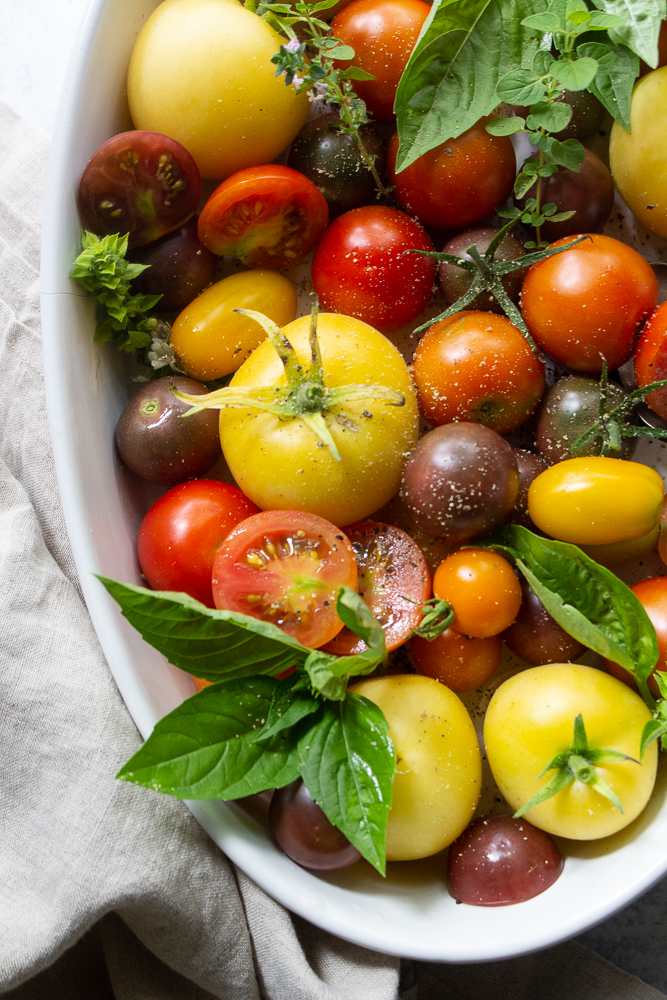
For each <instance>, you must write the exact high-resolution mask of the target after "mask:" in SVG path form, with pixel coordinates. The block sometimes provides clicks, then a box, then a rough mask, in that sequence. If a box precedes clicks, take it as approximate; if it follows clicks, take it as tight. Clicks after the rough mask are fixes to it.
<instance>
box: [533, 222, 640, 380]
mask: <svg viewBox="0 0 667 1000" xmlns="http://www.w3.org/2000/svg"><path fill="white" fill-rule="evenodd" d="M573 239H576V237H575V236H567V237H565V238H564V239H562V240H558V241H557V242H556V243H553V244H552V246H556V247H557V246H562V245H563V244H565V243H569V242H570V241H571V240H573ZM657 300H658V281H657V278H656V276H655V274H654V273H653V270H652V269H651V267H650V265H649V264H648V263H647V262H646V261H645V260H644V258H643V257H642V256H641V254H638V253H637V251H636V250H633V249H632V248H631V247H629V246H626V245H625V243H621V242H620V241H619V240H614V239H612V238H611V237H610V236H600V235H597V234H594V235H588V238H587V239H586V240H584V242H583V243H580V244H579V245H578V246H576V247H573V248H572V249H571V250H565V251H564V252H563V253H559V254H556V255H555V256H553V257H548V258H547V259H546V260H543V261H540V263H539V264H533V266H532V267H531V269H530V270H529V272H528V274H527V275H526V280H525V281H524V283H523V289H522V292H521V309H522V312H523V315H524V319H525V320H526V325H527V327H528V329H529V330H530V332H531V334H532V335H533V337H534V338H535V340H536V342H537V343H538V344H539V345H540V347H543V348H544V350H545V351H547V352H548V353H549V354H550V355H551V356H552V357H553V358H555V359H556V361H560V362H561V364H564V365H567V366H568V367H570V368H574V369H575V371H579V372H600V371H602V355H604V357H605V358H606V361H607V365H608V366H609V368H610V369H613V368H618V367H619V365H622V364H624V363H625V362H626V361H627V360H628V358H630V356H631V355H632V348H633V344H634V337H635V332H636V329H637V324H638V323H640V322H641V320H643V319H644V318H645V317H646V316H648V314H649V313H650V312H651V310H652V309H654V308H655V304H656V302H657Z"/></svg>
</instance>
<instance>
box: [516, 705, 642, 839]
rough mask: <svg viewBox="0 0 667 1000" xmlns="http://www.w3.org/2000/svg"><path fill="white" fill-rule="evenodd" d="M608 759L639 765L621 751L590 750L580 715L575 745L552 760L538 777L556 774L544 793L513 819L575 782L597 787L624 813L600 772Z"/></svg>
mask: <svg viewBox="0 0 667 1000" xmlns="http://www.w3.org/2000/svg"><path fill="white" fill-rule="evenodd" d="M608 760H616V761H622V760H630V761H632V762H633V763H634V764H638V763H639V761H638V760H636V759H635V758H634V757H629V756H628V754H626V753H622V752H621V751H620V750H612V749H610V748H608V747H589V745H588V737H587V736H586V729H585V727H584V719H583V716H582V715H581V713H580V714H579V715H578V716H577V717H576V719H575V720H574V739H573V741H572V746H571V747H570V748H569V749H568V750H563V751H562V752H561V753H557V754H556V756H555V757H552V758H551V760H550V761H549V763H548V764H547V765H546V767H545V768H544V770H543V771H541V772H540V774H538V778H542V777H543V776H544V775H545V774H546V773H547V772H548V771H555V772H556V774H555V775H554V776H553V778H552V779H551V781H550V782H549V784H548V785H545V787H544V788H543V789H542V791H540V792H538V793H537V795H534V796H533V797H532V799H530V801H529V802H526V804H525V806H521V808H520V809H517V811H516V812H515V813H514V818H515V819H519V818H520V817H521V816H523V815H524V813H527V812H528V810H529V809H533V808H534V807H535V806H538V805H540V804H541V803H542V802H546V801H547V799H550V798H552V797H553V796H554V795H558V793H559V792H562V791H563V789H565V788H568V787H569V786H570V785H571V784H572V783H573V782H574V781H581V782H583V783H584V784H586V785H589V786H590V787H591V788H594V789H595V791H596V792H599V794H600V795H604V797H605V798H606V799H609V801H610V802H611V803H612V805H613V806H615V807H616V808H617V809H618V811H619V812H620V813H622V812H623V806H622V804H621V800H620V799H619V797H618V795H617V794H616V792H615V791H614V790H613V788H611V786H610V785H608V784H607V782H606V781H605V780H604V778H602V777H601V776H600V774H598V771H597V765H598V764H603V763H604V762H605V761H608Z"/></svg>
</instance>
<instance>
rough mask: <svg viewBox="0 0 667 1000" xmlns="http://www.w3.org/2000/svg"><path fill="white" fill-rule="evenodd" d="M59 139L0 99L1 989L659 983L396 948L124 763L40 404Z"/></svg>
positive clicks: (298, 996)
mask: <svg viewBox="0 0 667 1000" xmlns="http://www.w3.org/2000/svg"><path fill="white" fill-rule="evenodd" d="M46 160H47V142H46V139H45V138H44V137H43V136H41V135H40V134H38V133H36V132H34V131H32V130H31V129H30V128H29V127H28V126H27V125H26V124H25V123H24V122H23V121H21V119H20V118H18V117H17V116H16V115H15V114H14V112H12V111H11V110H10V109H9V108H8V107H7V106H6V105H2V104H1V103H0V363H1V367H0V372H1V373H2V383H1V384H2V392H1V393H0V409H1V413H0V449H1V450H0V608H1V611H0V615H1V619H0V620H1V628H0V993H5V994H6V995H8V996H9V997H12V998H15V1000H47V998H48V1000H113V998H116V1000H213V998H221V1000H259V998H260V997H265V998H268V1000H394V998H397V997H398V996H399V995H400V996H401V997H402V998H404V1000H476V998H477V997H480V998H482V997H483V998H485V1000H486V998H487V997H488V996H490V995H493V996H494V997H495V998H497V1000H503V998H508V1000H509V998H512V1000H523V998H525V1000H528V998H530V1000H536V998H544V1000H570V998H572V1000H574V998H576V1000H658V998H660V997H663V994H662V993H659V992H658V991H656V990H654V989H652V988H651V987H648V986H646V985H644V984H643V983H641V982H640V981H639V980H637V979H635V978H634V977H632V976H630V975H629V974H627V973H624V972H621V971H620V970H618V969H615V968H614V966H612V965H610V964H609V963H608V962H606V961H605V960H604V959H602V958H600V957H598V956H597V955H594V954H593V953H592V952H589V951H588V950H587V949H585V948H583V947H582V946H581V945H578V944H567V945H562V946H560V947H558V948H555V949H551V950H550V951H549V952H546V953H543V954H541V955H536V956H530V957H527V958H523V959H518V960H513V961H509V962H502V963H493V964H491V965H480V966H438V965H423V964H417V963H415V964H414V965H412V964H411V963H404V968H403V977H402V980H401V981H400V982H399V962H398V961H397V960H396V959H394V958H391V957H387V956H384V955H380V954H376V953H373V952H370V951H367V950H365V949H363V948H359V947H357V946H355V945H351V944H348V943H346V942H343V941H341V940H338V939H337V938H335V937H332V936H331V935H330V934H327V933H325V932H323V931H320V930H317V929H316V928H314V927H311V926H310V925H308V924H307V923H305V922H304V921H302V920H299V919H298V918H295V917H293V916H292V915H291V914H289V913H288V912H287V911H286V910H284V909H283V908H282V907H281V906H279V905H278V904H277V903H275V902H274V901H273V900H272V899H270V898H269V897H268V896H266V895H265V893H264V892H262V890H260V889H259V888H257V886H255V885H254V884H253V883H252V882H251V881H250V880H249V879H248V878H246V877H245V876H244V875H243V873H242V872H240V871H239V870H238V869H235V868H234V866H233V865H231V864H230V863H229V862H228V861H227V860H226V859H225V858H224V856H223V855H222V854H221V853H220V851H219V850H218V849H217V848H216V847H215V846H214V844H213V843H212V842H211V841H210V840H209V839H208V837H207V836H206V834H204V832H203V831H202V830H201V829H200V828H199V826H198V825H197V823H196V822H195V820H194V819H193V818H192V817H191V816H190V814H189V813H188V812H187V810H186V809H185V807H184V806H182V805H181V803H179V802H175V801H174V800H172V799H170V798H168V797H166V796H160V795H158V794H156V793H152V792H148V791H145V790H143V789H140V788H136V787H134V786H132V785H129V784H126V783H122V782H116V781H114V778H113V776H114V774H115V773H116V771H117V770H118V768H119V767H120V765H121V764H122V763H123V762H124V761H125V760H127V758H128V757H129V756H130V755H131V754H132V753H134V751H135V750H136V749H137V747H138V745H139V742H140V739H139V736H138V733H137V731H136V729H135V727H134V725H133V723H132V720H131V719H130V717H129V715H128V713H127V711H126V709H125V707H124V705H123V703H122V701H121V699H120V697H119V695H118V692H117V690H116V687H115V685H114V682H113V680H112V678H111V675H110V674H109V671H108V668H107V666H106V663H105V661H104V658H103V656H102V653H101V651H100V648H99V645H98V643H97V639H96V636H95V633H94V631H93V628H92V625H91V623H90V619H89V617H88V614H87V611H86V608H85V605H84V604H83V601H82V599H81V595H80V592H79V589H78V583H77V578H76V572H75V569H74V565H73V562H72V555H71V551H70V548H69V543H68V540H67V535H66V531H65V525H64V521H63V514H62V509H61V506H60V500H59V496H58V489H57V484H56V477H55V470H54V465H53V458H52V454H51V447H50V442H49V432H48V426H47V419H46V413H45V407H44V389H43V364H42V353H41V342H40V323H39V298H38V281H39V279H38V268H39V239H40V216H41V199H42V191H43V184H44V176H45V170H46Z"/></svg>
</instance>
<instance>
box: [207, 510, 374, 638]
mask: <svg viewBox="0 0 667 1000" xmlns="http://www.w3.org/2000/svg"><path fill="white" fill-rule="evenodd" d="M356 582H357V563H356V559H355V555H354V550H353V548H352V545H351V543H350V541H349V539H348V538H347V537H346V536H345V535H344V534H343V532H342V531H340V529H339V528H336V526H335V525H333V524H331V522H329V521H326V520H325V519H324V518H322V517H317V516H316V515H315V514H307V513H304V512H300V511H284V510H276V511H262V512H261V513H259V514H254V515H253V516H252V517H249V518H247V519H246V520H245V521H243V522H242V523H241V524H239V525H238V527H236V528H235V529H234V530H233V531H232V532H231V533H230V534H229V535H228V536H227V538H226V539H225V541H224V542H223V544H222V545H221V546H220V549H219V551H218V555H217V556H216V560H215V564H214V566H213V599H214V601H215V606H216V608H224V609H226V610H228V611H236V612H239V613H241V614H244V615H251V616H252V617H253V618H259V619H261V620H262V621H266V622H272V623H273V624H274V625H277V626H278V627H279V628H281V629H282V630H283V631H284V632H286V633H287V634H288V635H291V636H293V637H294V638H295V639H298V640H299V641H300V642H302V643H303V644H304V645H305V646H311V647H313V648H315V647H317V646H322V645H324V643H326V642H328V641H329V640H330V639H333V637H334V636H335V635H336V634H337V633H338V632H340V630H341V628H342V627H343V623H342V621H341V620H340V618H339V617H338V614H337V612H336V596H337V594H338V590H339V588H340V587H342V586H344V587H355V586H356Z"/></svg>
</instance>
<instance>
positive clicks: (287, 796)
mask: <svg viewBox="0 0 667 1000" xmlns="http://www.w3.org/2000/svg"><path fill="white" fill-rule="evenodd" d="M269 825H270V827H271V833H272V834H273V836H274V837H275V839H276V841H277V842H278V846H279V847H280V848H282V850H283V851H284V852H285V854H286V855H287V856H288V858H291V859H292V861H295V862H296V863H297V864H298V865H301V866H302V867H303V868H310V869H311V870H313V871H335V870H337V869H338V868H347V867H348V865H353V864H354V862H355V861H358V860H359V858H360V857H361V854H360V853H359V851H358V850H357V849H356V847H353V846H352V844H351V843H350V841H349V840H348V839H347V837H346V836H345V835H344V834H343V833H341V831H340V830H339V829H338V828H337V827H335V826H334V825H333V824H332V823H330V822H329V820H328V819H327V817H326V816H325V815H324V813H323V812H322V810H321V809H320V807H319V806H318V805H317V803H316V802H314V801H313V798H312V796H311V794H310V792H309V791H308V789H307V788H306V786H305V785H304V783H303V781H302V780H301V779H300V778H299V780H298V781H293V782H292V783H291V784H290V785H285V787H284V788H277V789H276V791H275V792H274V793H273V796H272V798H271V805H270V806H269Z"/></svg>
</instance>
